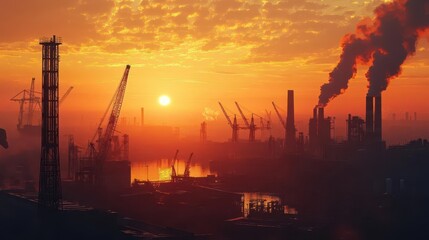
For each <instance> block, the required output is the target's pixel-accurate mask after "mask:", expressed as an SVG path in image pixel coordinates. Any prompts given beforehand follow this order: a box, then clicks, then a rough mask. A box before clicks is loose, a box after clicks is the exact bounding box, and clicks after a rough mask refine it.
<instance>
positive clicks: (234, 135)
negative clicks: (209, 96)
mask: <svg viewBox="0 0 429 240" xmlns="http://www.w3.org/2000/svg"><path fill="white" fill-rule="evenodd" d="M219 106H220V108H221V109H222V112H223V114H224V115H225V118H226V120H227V121H228V124H229V126H231V128H232V139H231V140H232V142H238V130H239V129H240V127H239V126H238V123H237V116H236V115H234V121H231V118H230V117H229V116H228V113H227V112H226V111H225V108H224V107H223V105H222V103H220V102H219Z"/></svg>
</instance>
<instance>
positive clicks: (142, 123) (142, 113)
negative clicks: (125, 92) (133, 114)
mask: <svg viewBox="0 0 429 240" xmlns="http://www.w3.org/2000/svg"><path fill="white" fill-rule="evenodd" d="M140 111H141V116H140V118H141V119H140V121H141V126H142V127H143V126H144V108H141V109H140Z"/></svg>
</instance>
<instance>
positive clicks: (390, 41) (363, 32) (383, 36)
mask: <svg viewBox="0 0 429 240" xmlns="http://www.w3.org/2000/svg"><path fill="white" fill-rule="evenodd" d="M380 2H383V3H382V4H381V5H379V6H378V7H377V8H376V9H375V10H374V14H375V16H374V17H372V18H371V20H364V21H360V22H359V23H358V25H357V27H356V32H355V33H354V34H347V35H345V36H344V37H343V38H342V43H341V46H342V53H341V55H340V61H339V62H338V64H337V66H336V67H335V68H334V69H333V70H332V71H331V72H330V73H329V81H328V82H327V83H326V84H323V85H322V86H321V89H320V90H321V91H320V95H319V105H321V106H326V105H327V104H328V102H329V101H331V100H332V99H333V98H335V97H336V96H338V95H340V94H342V93H343V92H345V91H346V90H347V88H348V86H349V80H350V79H352V78H354V77H355V76H356V72H357V69H358V67H357V64H360V63H362V64H364V65H370V67H369V69H368V71H367V73H366V75H365V76H366V78H367V80H368V82H369V86H368V87H369V89H368V93H370V95H372V96H377V95H378V94H379V93H381V92H382V91H384V90H386V88H387V86H388V84H389V82H390V81H391V80H392V79H393V78H395V77H397V76H399V75H400V74H401V66H402V64H403V63H404V61H405V60H406V59H407V58H408V57H410V56H412V55H414V54H415V53H416V49H418V48H417V47H416V44H417V42H418V40H419V38H420V37H425V36H426V34H427V33H426V32H427V30H428V29H429V1H428V0H393V1H380Z"/></svg>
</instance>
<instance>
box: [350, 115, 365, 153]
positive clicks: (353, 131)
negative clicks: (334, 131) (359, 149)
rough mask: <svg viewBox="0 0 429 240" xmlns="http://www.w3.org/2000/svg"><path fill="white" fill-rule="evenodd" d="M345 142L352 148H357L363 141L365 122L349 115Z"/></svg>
mask: <svg viewBox="0 0 429 240" xmlns="http://www.w3.org/2000/svg"><path fill="white" fill-rule="evenodd" d="M346 122H347V142H348V143H350V144H352V145H353V146H359V145H361V144H362V143H363V142H364V141H365V130H364V124H365V121H364V120H363V119H362V118H360V117H358V116H352V115H351V114H349V116H348V118H347V121H346Z"/></svg>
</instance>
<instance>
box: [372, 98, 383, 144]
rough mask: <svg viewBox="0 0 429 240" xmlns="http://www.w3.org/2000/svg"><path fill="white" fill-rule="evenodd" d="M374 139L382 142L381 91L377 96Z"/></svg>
mask: <svg viewBox="0 0 429 240" xmlns="http://www.w3.org/2000/svg"><path fill="white" fill-rule="evenodd" d="M374 140H376V141H378V142H381V141H382V135H381V93H380V94H378V95H377V96H375V111H374Z"/></svg>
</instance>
